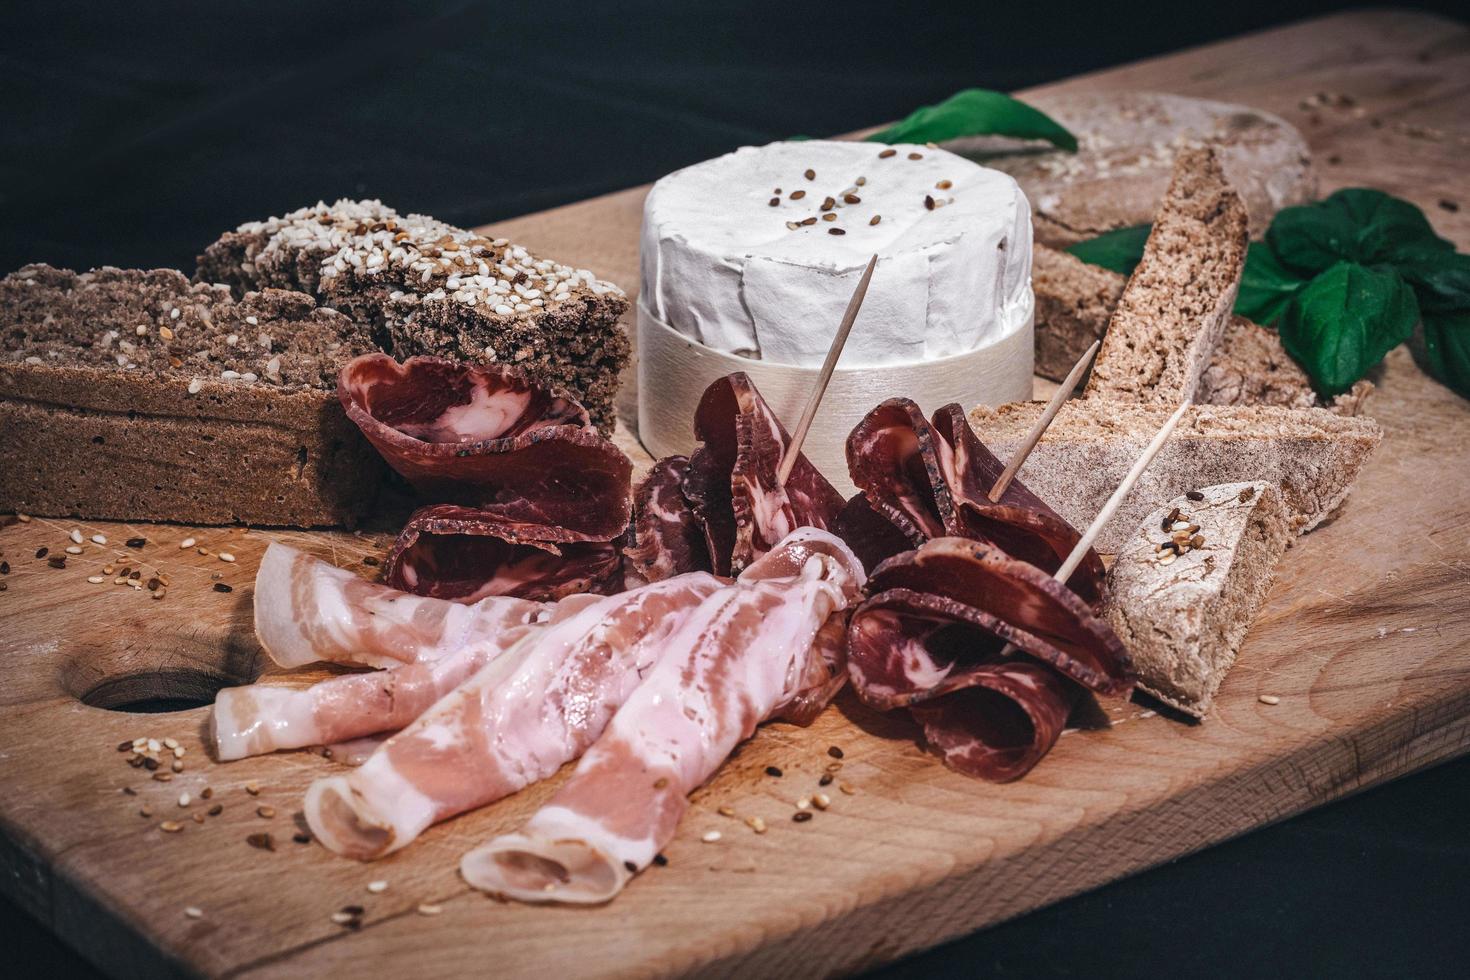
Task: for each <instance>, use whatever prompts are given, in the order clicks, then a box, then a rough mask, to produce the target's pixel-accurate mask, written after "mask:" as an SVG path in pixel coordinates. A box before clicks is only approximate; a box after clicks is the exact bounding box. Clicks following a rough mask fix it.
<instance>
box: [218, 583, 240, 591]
mask: <svg viewBox="0 0 1470 980" xmlns="http://www.w3.org/2000/svg"><path fill="white" fill-rule="evenodd" d="M214 591H216V592H234V591H235V590H234V589H233V588H232V587H231V586H228V585H226V584H225V583H223V582H216V583H214Z"/></svg>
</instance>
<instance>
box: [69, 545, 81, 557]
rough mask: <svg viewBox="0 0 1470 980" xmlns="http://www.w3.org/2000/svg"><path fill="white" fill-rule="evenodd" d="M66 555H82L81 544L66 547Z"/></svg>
mask: <svg viewBox="0 0 1470 980" xmlns="http://www.w3.org/2000/svg"><path fill="white" fill-rule="evenodd" d="M66 553H67V554H68V555H80V554H81V553H82V546H81V545H79V544H69V545H67V546H66Z"/></svg>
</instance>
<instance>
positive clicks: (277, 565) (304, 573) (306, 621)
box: [255, 542, 539, 667]
mask: <svg viewBox="0 0 1470 980" xmlns="http://www.w3.org/2000/svg"><path fill="white" fill-rule="evenodd" d="M526 608H527V606H526V604H525V602H523V601H522V600H519V599H502V598H493V599H488V600H485V601H483V602H481V603H477V604H474V605H460V604H458V603H452V602H443V601H441V600H437V599H428V598H422V597H419V596H414V595H408V594H407V593H405V592H401V591H399V590H397V589H394V588H390V587H388V586H386V585H379V584H377V583H376V582H369V581H367V580H366V579H363V578H360V577H359V576H357V575H356V574H354V573H353V572H351V571H349V570H347V569H345V568H337V567H335V566H333V565H332V564H331V563H330V562H324V561H322V560H320V559H318V558H313V557H312V556H311V555H308V554H305V553H303V552H300V551H297V550H296V549H295V548H290V547H287V546H286V545H283V544H279V543H276V542H272V543H271V545H270V547H268V548H267V549H266V552H265V556H264V557H263V558H262V559H261V561H260V569H259V570H258V571H257V572H256V575H255V636H256V639H258V640H259V641H260V645H261V646H262V647H264V648H265V652H266V653H267V654H268V655H269V656H270V658H271V659H272V660H273V661H275V662H276V663H277V664H279V665H280V666H282V667H300V666H303V665H305V664H309V663H317V662H319V661H326V662H328V663H337V664H352V665H356V666H362V667H392V666H396V665H398V664H415V663H429V662H433V661H437V660H439V659H440V658H442V657H444V656H445V655H446V654H449V653H452V652H454V651H455V650H458V649H460V648H462V647H464V646H465V645H467V644H468V643H470V642H472V641H474V640H475V639H478V638H480V637H482V636H484V635H487V634H493V633H494V632H495V631H496V630H498V629H499V628H500V624H501V623H503V622H504V621H505V618H506V617H507V616H510V617H514V616H516V615H519V614H521V613H522V612H523V611H524V610H525V609H526ZM538 608H539V607H538Z"/></svg>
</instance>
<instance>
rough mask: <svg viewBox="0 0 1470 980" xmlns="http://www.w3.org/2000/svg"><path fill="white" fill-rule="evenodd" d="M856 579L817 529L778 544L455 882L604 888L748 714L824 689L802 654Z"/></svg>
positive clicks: (660, 829) (665, 833)
mask: <svg viewBox="0 0 1470 980" xmlns="http://www.w3.org/2000/svg"><path fill="white" fill-rule="evenodd" d="M862 583H863V570H862V566H861V565H860V564H859V562H858V560H857V558H856V557H855V556H854V555H853V554H852V552H850V551H849V550H848V549H847V547H846V546H845V545H844V544H843V543H842V542H841V541H840V540H839V539H838V538H836V537H834V536H833V535H831V534H828V533H827V532H825V531H821V530H818V529H816V528H801V529H798V530H796V531H794V532H793V533H792V534H790V535H789V536H788V537H787V538H785V539H784V540H783V541H781V542H779V543H778V544H777V546H776V547H775V548H774V549H772V550H770V551H768V552H767V553H766V554H765V555H763V556H762V557H760V558H759V559H757V560H756V561H754V562H753V563H752V564H751V565H750V566H749V567H748V568H746V569H745V571H744V572H742V573H741V575H740V577H739V579H737V581H736V583H735V585H734V586H732V587H730V588H728V589H725V590H723V591H721V592H718V593H716V594H714V595H713V596H711V597H709V598H708V599H706V600H705V601H704V602H703V604H701V605H700V607H699V608H698V609H697V610H696V611H695V612H694V613H692V614H691V615H689V616H688V617H686V618H685V620H684V622H683V623H682V625H681V626H680V627H679V628H678V629H677V630H676V631H674V632H673V633H671V634H669V635H668V636H667V637H666V638H665V639H664V640H663V641H662V645H663V646H664V648H665V649H666V650H668V651H669V654H668V655H667V656H663V657H660V658H658V663H657V666H655V667H654V668H653V670H652V671H651V672H650V673H649V675H648V677H647V678H646V679H645V680H644V682H643V684H642V685H641V686H640V687H639V688H638V690H637V691H635V692H634V693H633V695H632V696H631V697H630V698H629V699H628V701H627V703H626V704H624V705H623V707H622V710H620V711H619V712H618V713H617V715H616V716H614V718H613V720H612V723H611V724H610V725H608V728H607V731H606V732H605V733H604V734H603V736H602V738H600V739H599V740H598V741H597V743H596V744H595V745H594V746H593V747H592V748H591V749H590V750H588V752H587V754H586V755H585V756H583V757H582V761H581V762H580V763H579V764H578V766H577V770H576V772H575V773H574V774H573V775H572V777H571V779H570V780H569V781H568V782H567V783H566V784H565V785H563V786H562V788H561V789H560V790H559V791H558V792H557V794H556V795H555V796H554V797H553V798H552V799H551V801H550V802H549V803H548V804H547V805H546V806H544V807H543V808H542V809H541V810H539V811H537V813H536V814H535V815H534V816H532V817H531V819H530V821H529V822H528V823H527V824H526V826H525V827H524V829H523V830H522V831H521V832H520V833H515V834H509V835H506V836H503V837H498V838H496V839H495V840H492V841H490V842H489V843H488V844H485V845H484V846H482V847H479V848H476V849H475V850H473V851H471V852H469V853H468V854H466V855H465V857H464V860H463V861H462V862H461V864H460V872H461V873H462V874H463V875H464V878H465V880H466V881H468V882H469V883H470V884H471V885H473V886H475V887H476V888H481V889H484V890H485V891H489V892H494V893H497V894H500V895H504V896H507V897H510V898H516V899H520V900H521V901H527V902H571V903H581V904H587V903H598V902H605V901H608V900H610V899H612V898H613V897H614V896H615V895H617V893H618V892H619V891H621V890H622V888H623V886H624V885H625V884H626V883H627V882H628V880H629V879H630V878H631V877H632V876H633V875H634V874H636V873H637V872H638V871H640V870H642V869H643V868H645V867H647V866H648V864H649V863H650V862H652V860H653V858H654V856H655V855H656V854H657V853H658V852H659V850H660V849H661V848H662V847H663V846H664V845H665V844H667V843H668V841H669V840H670V838H672V837H673V834H674V831H675V828H676V827H677V826H678V823H679V819H680V817H681V816H682V815H683V813H684V811H685V809H687V807H688V800H687V799H686V794H688V793H689V792H690V791H691V790H693V789H694V788H695V787H697V786H699V785H700V784H701V783H703V782H704V781H705V780H706V779H708V778H709V777H710V775H711V774H713V773H714V772H715V770H716V769H718V768H719V766H720V764H721V763H722V762H724V760H725V758H726V757H727V756H728V755H729V754H730V752H731V751H732V750H733V749H734V748H735V746H736V745H738V744H739V743H740V741H741V740H743V739H746V738H749V737H750V735H751V734H752V733H753V732H754V731H755V727H756V725H758V724H759V723H760V722H762V721H764V720H766V719H769V718H772V717H774V716H776V715H778V714H780V713H781V712H782V711H784V710H787V709H791V708H795V709H796V713H797V714H798V715H799V716H801V715H805V714H808V713H809V712H810V710H811V707H812V705H813V704H814V703H815V702H816V701H819V700H820V698H821V696H822V695H821V694H816V695H815V696H813V695H814V691H830V687H829V682H828V681H827V680H826V679H825V677H824V671H822V670H816V671H813V670H812V664H811V661H812V659H813V658H816V659H822V658H823V656H824V651H831V650H833V648H834V647H836V644H835V643H833V642H832V640H831V637H832V634H830V633H827V632H826V630H824V627H825V626H828V624H830V622H831V618H832V616H833V615H834V614H837V613H840V612H841V610H842V609H843V608H844V607H845V606H846V605H847V604H848V603H849V602H851V601H852V600H853V599H854V598H855V597H856V596H857V595H858V593H859V591H860V589H861V587H862ZM823 634H825V635H823ZM819 635H820V636H822V641H821V642H814V641H816V640H817V639H818V637H819ZM814 678H815V680H816V687H815V688H812V687H811V686H810V685H811V684H812V682H813V679H814Z"/></svg>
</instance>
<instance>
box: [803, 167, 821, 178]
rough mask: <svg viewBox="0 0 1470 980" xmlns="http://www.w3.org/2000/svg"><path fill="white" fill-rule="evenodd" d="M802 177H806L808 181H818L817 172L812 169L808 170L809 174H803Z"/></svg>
mask: <svg viewBox="0 0 1470 980" xmlns="http://www.w3.org/2000/svg"><path fill="white" fill-rule="evenodd" d="M802 176H804V177H805V178H806V179H807V180H816V179H817V172H816V171H815V170H812V169H810V168H808V169H807V172H806V173H805V174H803V175H802Z"/></svg>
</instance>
